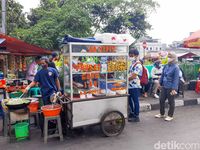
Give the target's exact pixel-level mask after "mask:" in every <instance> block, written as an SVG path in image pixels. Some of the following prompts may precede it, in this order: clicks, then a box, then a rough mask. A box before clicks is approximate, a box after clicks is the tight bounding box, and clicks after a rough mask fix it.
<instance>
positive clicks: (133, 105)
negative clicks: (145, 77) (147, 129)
mask: <svg viewBox="0 0 200 150" xmlns="http://www.w3.org/2000/svg"><path fill="white" fill-rule="evenodd" d="M129 56H130V61H131V64H130V68H129V106H130V113H129V119H128V121H131V122H139V121H140V118H139V111H140V105H139V95H140V89H141V85H140V78H139V76H142V65H141V62H140V61H139V51H138V50H137V49H131V50H130V51H129Z"/></svg>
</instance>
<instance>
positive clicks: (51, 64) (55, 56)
mask: <svg viewBox="0 0 200 150" xmlns="http://www.w3.org/2000/svg"><path fill="white" fill-rule="evenodd" d="M58 59H59V56H58V54H57V53H56V52H52V54H51V58H50V59H49V67H52V68H54V69H56V70H57V72H58V69H57V68H56V65H55V61H57V60H58Z"/></svg>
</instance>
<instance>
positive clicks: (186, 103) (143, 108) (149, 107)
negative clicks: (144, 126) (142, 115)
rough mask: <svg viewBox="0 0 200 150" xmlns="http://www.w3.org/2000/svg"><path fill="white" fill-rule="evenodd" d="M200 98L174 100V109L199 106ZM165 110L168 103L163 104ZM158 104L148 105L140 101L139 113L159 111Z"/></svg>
mask: <svg viewBox="0 0 200 150" xmlns="http://www.w3.org/2000/svg"><path fill="white" fill-rule="evenodd" d="M199 104H200V98H196V99H187V100H175V107H183V106H192V105H199ZM165 108H168V103H167V102H166V103H165ZM159 109H160V106H159V103H155V104H150V103H148V102H144V101H140V112H147V111H151V110H159Z"/></svg>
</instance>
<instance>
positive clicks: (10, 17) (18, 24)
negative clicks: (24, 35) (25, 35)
mask: <svg viewBox="0 0 200 150" xmlns="http://www.w3.org/2000/svg"><path fill="white" fill-rule="evenodd" d="M6 6H7V12H6V27H7V34H8V35H9V34H10V33H11V32H12V31H13V30H14V29H15V28H27V23H26V19H25V13H23V12H22V9H23V6H22V5H20V4H19V3H18V2H15V1H14V0H7V5H6ZM0 8H1V3H0ZM1 17H2V16H1V15H0V20H1Z"/></svg>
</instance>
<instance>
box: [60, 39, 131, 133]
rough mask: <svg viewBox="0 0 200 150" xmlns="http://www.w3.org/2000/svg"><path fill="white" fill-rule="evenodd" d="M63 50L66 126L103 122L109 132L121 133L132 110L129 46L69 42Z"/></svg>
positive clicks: (72, 126) (62, 102) (63, 102)
mask: <svg viewBox="0 0 200 150" xmlns="http://www.w3.org/2000/svg"><path fill="white" fill-rule="evenodd" d="M62 51H63V57H64V58H63V60H64V63H63V65H64V66H63V68H64V73H63V75H64V77H63V79H64V93H65V95H67V96H66V98H65V99H64V100H61V104H62V107H63V113H64V120H65V123H66V127H69V128H77V127H83V126H87V125H94V124H100V126H101V129H102V131H103V133H104V134H105V135H106V136H116V135H119V134H120V133H121V132H122V131H123V129H124V126H125V118H127V112H128V65H127V64H128V63H127V62H128V51H129V46H128V45H126V44H102V43H77V42H69V43H67V44H64V45H63V46H62Z"/></svg>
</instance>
